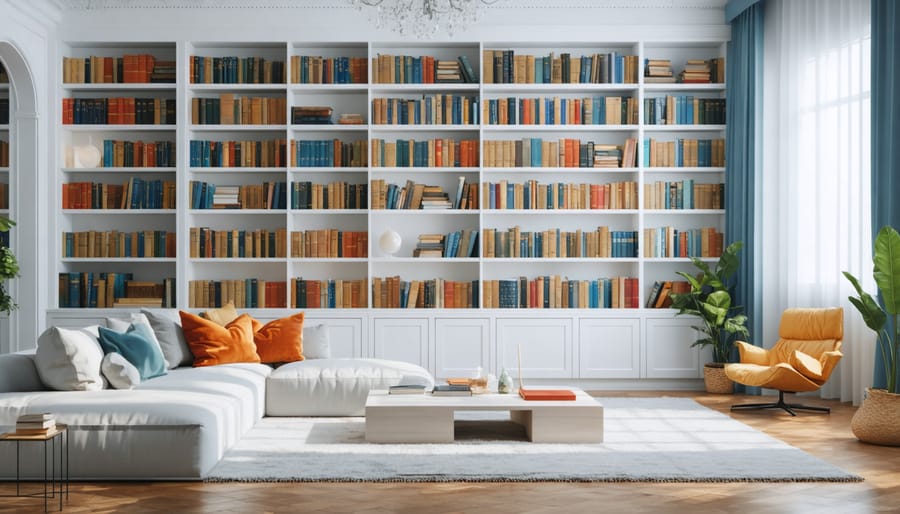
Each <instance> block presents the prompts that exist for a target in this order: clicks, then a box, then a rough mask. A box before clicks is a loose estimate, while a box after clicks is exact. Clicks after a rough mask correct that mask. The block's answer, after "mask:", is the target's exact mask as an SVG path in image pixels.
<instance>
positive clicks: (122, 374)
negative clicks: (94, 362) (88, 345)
mask: <svg viewBox="0 0 900 514" xmlns="http://www.w3.org/2000/svg"><path fill="white" fill-rule="evenodd" d="M100 371H101V372H102V373H103V376H104V377H106V380H107V381H108V382H109V385H110V386H112V387H113V388H115V389H131V388H133V387H134V386H136V385H138V384H140V383H141V373H140V372H139V371H138V369H137V368H136V367H134V364H132V363H130V362H128V359H126V358H125V357H123V356H122V354H121V353H117V352H112V353H107V354H106V355H104V356H103V361H102V362H100Z"/></svg>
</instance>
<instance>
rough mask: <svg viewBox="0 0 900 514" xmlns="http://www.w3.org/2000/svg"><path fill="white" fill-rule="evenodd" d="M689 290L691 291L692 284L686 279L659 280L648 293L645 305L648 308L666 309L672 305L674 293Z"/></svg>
mask: <svg viewBox="0 0 900 514" xmlns="http://www.w3.org/2000/svg"><path fill="white" fill-rule="evenodd" d="M689 292H691V284H690V283H689V282H687V281H686V280H664V281H659V280H657V281H656V282H654V283H653V287H652V288H651V289H650V292H649V293H648V294H647V302H646V304H645V305H644V307H646V308H648V309H666V308H668V307H670V306H671V305H672V295H673V294H685V293H689Z"/></svg>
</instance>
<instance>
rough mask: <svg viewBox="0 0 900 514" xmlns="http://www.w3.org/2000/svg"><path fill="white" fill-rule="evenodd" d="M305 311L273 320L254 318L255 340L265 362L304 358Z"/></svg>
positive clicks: (257, 349) (262, 360) (257, 350)
mask: <svg viewBox="0 0 900 514" xmlns="http://www.w3.org/2000/svg"><path fill="white" fill-rule="evenodd" d="M303 317H304V316H303V313H302V312H300V313H297V314H292V315H290V316H287V317H285V318H279V319H276V320H272V321H270V322H268V323H266V324H265V325H263V324H262V323H261V322H260V321H257V320H255V319H254V320H253V342H254V343H256V353H257V354H258V355H259V360H260V362H262V363H263V364H278V363H284V362H296V361H302V360H303Z"/></svg>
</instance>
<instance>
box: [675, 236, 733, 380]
mask: <svg viewBox="0 0 900 514" xmlns="http://www.w3.org/2000/svg"><path fill="white" fill-rule="evenodd" d="M743 246H744V245H743V243H742V242H741V241H735V242H733V243H731V244H730V245H728V247H727V248H725V250H724V251H723V252H722V255H721V257H719V260H718V262H716V265H715V268H712V267H710V265H709V263H707V262H705V261H703V260H701V259H699V258H697V257H691V262H692V263H693V264H694V267H696V268H697V269H698V270H699V273H698V274H697V275H696V276H695V275H692V274H690V273H687V272H684V271H679V272H678V274H679V275H681V276H682V277H684V278H685V279H686V280H687V281H688V282H689V283H690V285H691V290H690V291H689V292H687V293H679V294H674V295H672V307H673V308H675V309H678V312H677V313H676V314H675V315H676V316H681V315H692V316H696V317H697V318H698V319H699V320H700V321H701V322H702V323H701V324H699V325H695V326H694V329H696V330H697V332H698V333H699V335H700V337H699V338H698V339H697V340H696V341H695V342H694V344H693V345H691V346H692V347H693V346H700V347H705V346H711V347H712V350H713V362H711V363H707V364H706V365H705V366H704V368H703V378H704V383H705V384H706V390H707V392H710V393H731V392H733V390H734V384H733V383H732V382H731V380H730V379H728V377H726V376H725V363H726V362H728V361H729V359H730V357H731V350H732V347H733V345H734V339H735V338H736V337H737V336H743V337H745V338H746V337H748V336H749V335H750V332H749V330H747V327H746V323H747V316H746V315H744V314H740V313H738V310H739V308H738V307H737V306H735V305H733V304H732V298H731V289H732V287H733V284H731V283H730V281H731V279H732V277H733V276H734V274H735V273H736V272H737V270H738V267H739V266H740V263H741V261H740V257H739V256H738V253H739V252H740V251H741V248H742V247H743Z"/></svg>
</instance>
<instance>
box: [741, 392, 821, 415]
mask: <svg viewBox="0 0 900 514" xmlns="http://www.w3.org/2000/svg"><path fill="white" fill-rule="evenodd" d="M756 409H784V410H785V411H787V413H788V414H790V415H791V416H796V415H797V413H796V412H794V409H797V410H810V411H816V412H826V413H829V414H830V413H831V409H829V408H828V407H814V406H812V405H803V404H800V403H786V402H785V401H784V391H778V401H777V402H774V403H741V404H737V405H732V406H731V410H733V411H734V410H756Z"/></svg>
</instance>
